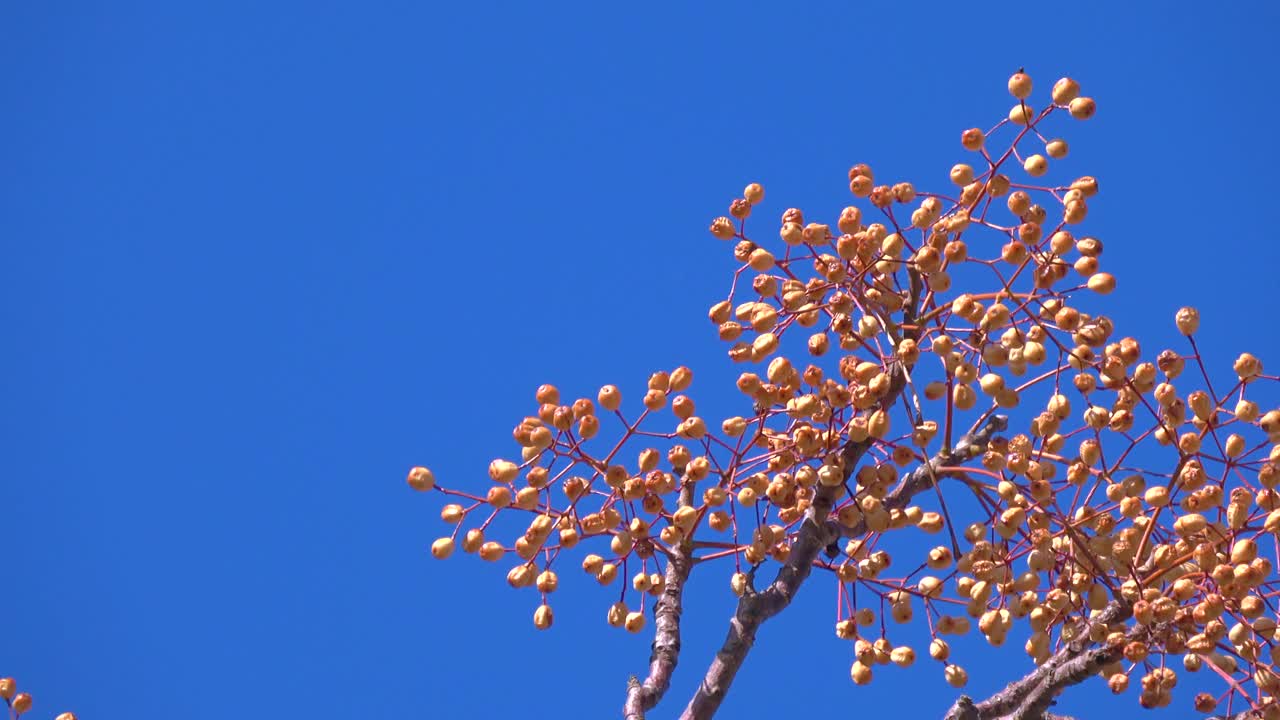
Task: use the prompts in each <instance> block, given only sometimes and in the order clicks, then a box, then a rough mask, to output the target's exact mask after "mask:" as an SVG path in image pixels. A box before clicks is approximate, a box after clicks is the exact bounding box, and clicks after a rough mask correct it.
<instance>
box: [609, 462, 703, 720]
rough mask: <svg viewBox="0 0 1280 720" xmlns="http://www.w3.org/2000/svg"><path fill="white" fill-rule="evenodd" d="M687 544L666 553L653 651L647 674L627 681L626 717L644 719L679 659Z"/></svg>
mask: <svg viewBox="0 0 1280 720" xmlns="http://www.w3.org/2000/svg"><path fill="white" fill-rule="evenodd" d="M693 485H694V484H693V482H691V481H689V480H688V479H687V478H686V479H685V480H684V484H683V486H682V487H681V488H680V499H679V501H678V505H679V507H688V506H692V505H693ZM692 564H693V563H692V562H691V559H690V555H689V547H688V543H680V544H678V545H676V546H673V547H672V548H671V551H670V552H669V553H668V554H667V570H666V573H665V583H664V585H663V589H662V595H660V596H659V597H658V600H657V602H655V603H654V606H653V617H654V623H653V624H654V634H653V652H652V653H651V654H650V655H649V677H647V678H645V680H644V682H640V681H638V680H636V679H635V678H632V679H631V682H629V683H628V684H627V701H626V704H624V705H623V710H622V714H623V717H624V718H625V719H626V720H644V714H645V713H646V712H648V711H649V710H652V709H653V707H654V706H655V705H657V704H658V701H660V700H661V699H662V696H663V695H665V694H666V692H667V688H669V687H670V686H671V675H672V674H673V673H674V672H675V669H676V663H677V662H679V660H680V614H681V613H682V612H683V597H684V584H685V582H687V581H688V579H689V569H690V567H691V566H692Z"/></svg>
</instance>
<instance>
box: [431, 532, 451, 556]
mask: <svg viewBox="0 0 1280 720" xmlns="http://www.w3.org/2000/svg"><path fill="white" fill-rule="evenodd" d="M452 554H453V538H447V537H445V538H440V539H439V540H436V541H435V542H433V543H431V555H432V556H433V557H435V559H437V560H444V559H445V558H447V557H449V556H450V555H452Z"/></svg>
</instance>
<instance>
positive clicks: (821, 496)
mask: <svg viewBox="0 0 1280 720" xmlns="http://www.w3.org/2000/svg"><path fill="white" fill-rule="evenodd" d="M903 384H905V373H904V372H903V370H902V368H901V367H899V368H897V369H896V370H895V371H894V379H893V384H892V385H891V391H890V393H889V394H888V397H890V398H896V397H897V394H898V393H900V392H901V390H902V385H903ZM888 402H892V400H889V401H888ZM1007 424H1008V421H1007V418H1005V417H1004V416H993V417H991V418H989V419H988V421H987V423H986V424H985V425H984V426H983V427H982V428H980V429H979V430H977V431H975V432H974V433H971V434H970V435H967V436H965V437H964V438H962V439H961V441H960V442H959V443H957V445H956V447H955V448H953V449H951V450H950V451H947V452H944V453H940V454H939V455H938V456H936V457H935V458H934V459H933V460H930V461H929V462H928V463H926V464H925V465H922V466H921V467H919V468H917V469H916V470H915V471H913V472H912V473H910V474H909V475H908V476H907V477H906V479H904V480H903V481H902V483H900V484H899V485H898V487H897V488H895V489H894V490H893V491H892V492H890V493H889V495H888V496H887V497H886V498H885V500H884V504H885V506H886V507H887V508H900V507H905V506H906V504H907V503H908V502H910V500H911V498H912V497H914V496H915V495H916V494H918V493H919V492H921V491H922V490H925V489H927V488H929V487H931V486H932V484H933V482H934V479H935V478H936V476H937V469H938V468H940V467H944V466H946V465H954V464H958V463H960V462H964V461H967V460H969V459H971V458H973V457H975V456H976V455H978V454H979V453H981V452H982V449H983V448H985V447H986V444H987V442H988V441H989V440H990V439H991V435H992V434H993V433H995V432H998V431H1000V430H1003V429H1004V428H1005V427H1007ZM873 442H874V441H872V440H867V441H863V442H850V443H848V444H846V446H845V447H844V449H843V451H842V453H841V455H842V458H843V461H844V476H845V480H846V481H847V480H848V479H849V478H850V477H851V476H852V475H853V472H854V470H855V468H856V467H857V464H858V461H859V460H861V458H862V456H863V454H865V453H866V451H867V450H868V449H869V448H870V447H871V445H872V443H873ZM843 489H844V486H843V484H841V485H836V486H832V487H828V486H820V487H819V488H818V491H817V493H816V494H815V497H814V500H813V504H812V505H811V506H810V507H809V509H808V510H807V511H806V513H805V519H804V522H803V524H802V525H801V528H800V532H799V533H798V534H797V537H796V540H795V543H794V544H793V545H792V546H791V554H790V556H789V557H788V558H787V561H786V562H785V563H784V564H783V565H782V567H781V568H779V569H778V574H777V576H776V577H775V578H774V580H773V582H772V583H770V585H769V586H768V587H767V588H766V589H765V590H763V591H761V592H749V593H748V594H745V595H744V596H743V597H742V599H741V600H739V602H738V607H737V609H736V611H735V612H734V616H733V618H732V619H731V620H730V622H729V634H728V636H727V637H726V638H725V641H724V644H723V645H722V646H721V648H720V651H719V652H717V653H716V657H715V659H714V660H713V661H712V662H711V666H710V668H708V670H707V674H706V676H705V677H704V678H703V680H702V683H701V685H700V686H699V687H698V690H697V692H696V693H694V696H693V699H692V700H691V701H690V702H689V706H688V707H687V708H686V709H685V711H684V714H683V715H682V716H681V717H682V720H705V719H706V718H710V717H711V716H712V715H714V714H715V712H716V710H717V709H718V708H719V707H720V703H721V702H723V700H724V697H725V695H726V694H727V693H728V691H729V686H730V685H731V684H732V683H733V679H734V677H735V676H736V675H737V673H738V670H739V669H740V668H741V667H742V663H743V661H744V660H745V659H746V657H747V653H748V652H750V650H751V647H752V645H753V644H754V643H755V637H756V632H757V631H758V630H759V628H760V626H761V625H762V624H763V623H764V622H765V621H766V620H768V619H769V618H771V617H773V616H774V615H777V614H778V613H780V612H782V610H784V609H785V608H786V607H787V606H788V605H790V604H791V600H792V599H793V598H794V597H795V594H796V592H797V591H798V590H799V589H800V586H801V585H802V584H803V583H804V581H805V580H806V579H807V578H808V577H809V573H810V572H811V570H812V569H813V561H814V560H815V559H817V557H818V553H819V552H821V551H822V549H823V548H824V547H826V546H827V544H828V543H830V542H832V541H833V540H836V539H838V538H839V537H840V535H841V533H842V531H845V530H846V529H845V528H843V526H841V525H839V524H838V523H834V522H830V521H829V520H828V517H829V515H830V514H831V509H832V507H833V506H834V505H835V502H836V499H837V498H838V497H839V495H840V493H841V492H842V491H843ZM865 531H866V529H865V527H863V528H862V532H865Z"/></svg>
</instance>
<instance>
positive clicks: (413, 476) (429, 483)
mask: <svg viewBox="0 0 1280 720" xmlns="http://www.w3.org/2000/svg"><path fill="white" fill-rule="evenodd" d="M435 486H436V476H435V475H433V474H432V473H431V471H430V470H428V469H426V468H424V467H416V468H414V469H412V470H410V471H409V487H411V488H413V489H414V490H430V489H431V488H433V487H435Z"/></svg>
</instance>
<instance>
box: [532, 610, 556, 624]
mask: <svg viewBox="0 0 1280 720" xmlns="http://www.w3.org/2000/svg"><path fill="white" fill-rule="evenodd" d="M554 619H555V618H554V616H553V614H552V612H551V606H550V605H539V606H538V609H537V610H534V611H533V626H534V627H536V628H538V629H539V630H546V629H547V628H549V627H551V623H552V621H553V620H554Z"/></svg>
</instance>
